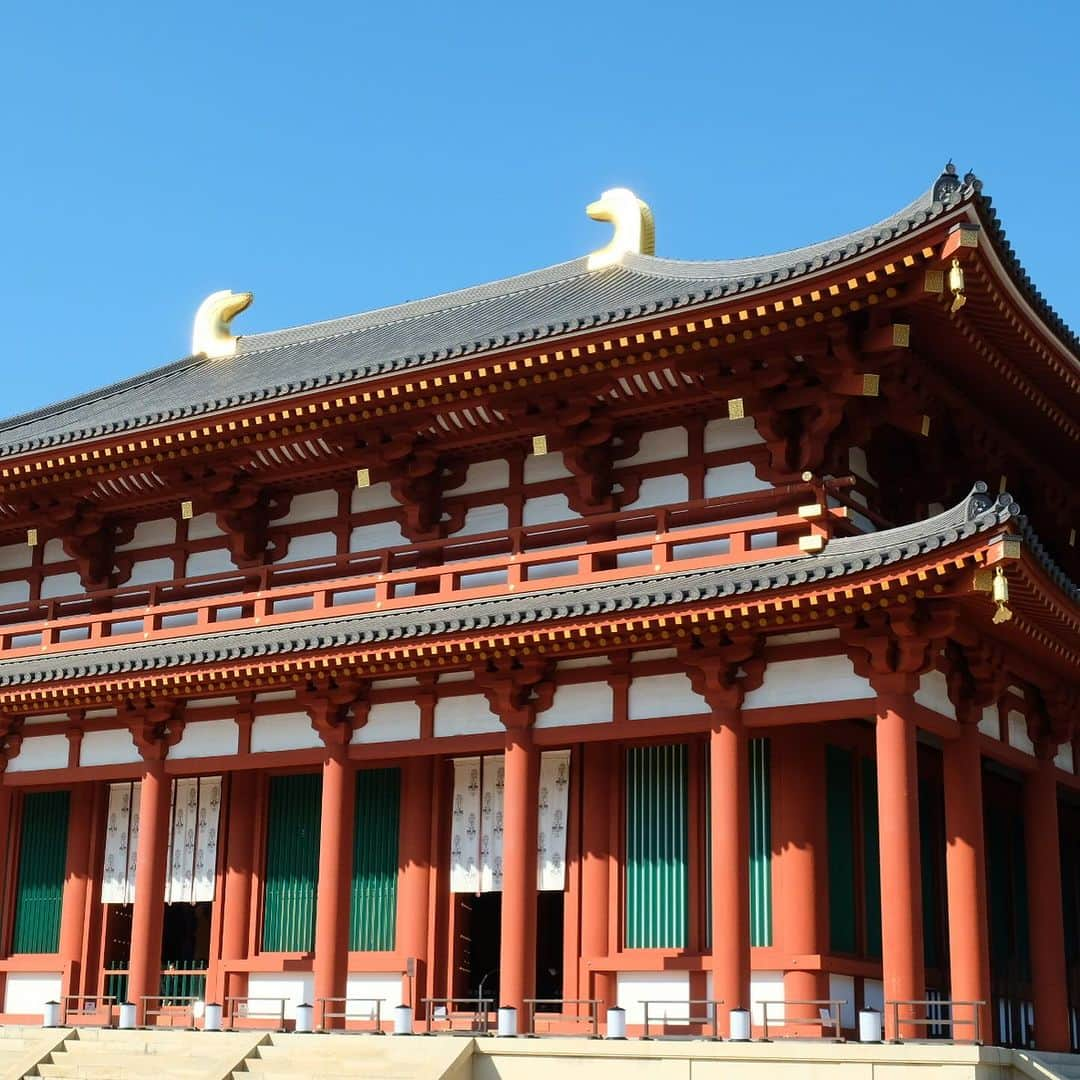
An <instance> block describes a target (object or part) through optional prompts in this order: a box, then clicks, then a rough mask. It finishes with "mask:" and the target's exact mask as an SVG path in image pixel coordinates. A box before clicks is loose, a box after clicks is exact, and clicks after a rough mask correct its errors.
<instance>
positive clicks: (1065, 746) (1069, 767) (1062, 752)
mask: <svg viewBox="0 0 1080 1080" xmlns="http://www.w3.org/2000/svg"><path fill="white" fill-rule="evenodd" d="M23 749H24V750H25V749H26V743H23ZM1054 764H1055V765H1056V766H1057V767H1058V768H1059V769H1064V770H1065V772H1067V773H1071V772H1072V771H1073V748H1072V743H1062V744H1061V746H1059V747H1058V752H1057V753H1056V754H1055V755H1054ZM8 768H11V766H10V765H9V766H8Z"/></svg>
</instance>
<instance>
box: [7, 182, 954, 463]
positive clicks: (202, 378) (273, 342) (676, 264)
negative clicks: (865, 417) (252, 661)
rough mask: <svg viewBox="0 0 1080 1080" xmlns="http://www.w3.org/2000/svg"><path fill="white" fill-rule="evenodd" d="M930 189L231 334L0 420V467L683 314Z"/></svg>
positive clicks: (943, 200) (776, 275)
mask: <svg viewBox="0 0 1080 1080" xmlns="http://www.w3.org/2000/svg"><path fill="white" fill-rule="evenodd" d="M938 195H939V198H938V200H937V201H935V199H934V192H930V191H928V192H926V193H925V194H923V195H921V196H920V197H919V198H917V199H916V200H915V201H914V202H912V203H911V204H910V205H908V206H905V207H904V208H903V209H902V210H899V211H898V212H897V213H895V214H892V215H891V216H889V217H888V218H886V219H885V220H883V221H881V222H879V223H878V224H876V225H872V226H869V227H867V228H862V229H858V230H856V231H854V232H851V233H848V234H847V235H845V236H841V237H837V238H835V239H833V240H828V241H825V242H824V243H820V244H813V245H810V246H808V247H802V248H796V249H793V250H791V251H785V252H782V253H779V254H776V255H766V256H761V257H759V258H752V259H736V260H728V261H723V262H683V261H679V260H675V259H662V258H656V257H653V256H648V255H636V256H634V255H631V256H626V257H625V258H624V259H623V261H622V263H621V264H620V265H619V266H616V267H612V268H610V269H607V270H600V271H592V272H590V271H589V270H588V269H587V268H586V259H585V258H580V259H575V260H573V261H571V262H566V263H560V264H558V265H556V266H551V267H548V268H547V269H544V270H536V271H533V272H531V273H527V274H522V275H519V276H517V277H511V278H504V279H503V280H500V281H495V282H491V283H489V284H486V285H478V286H475V287H473V288H468V289H462V290H459V291H457V292H451V293H445V294H443V295H441V296H435V297H432V298H430V299H426V300H417V301H414V302H412V303H407V304H401V305H398V306H396V307H389V308H381V309H379V310H377V311H371V312H366V313H364V314H361V315H351V316H348V317H346V318H342V319H334V320H331V321H329V322H320V323H314V324H311V325H308V326H299V327H293V328H292V329H288V330H278V331H274V332H271V333H264V334H252V335H250V336H247V337H241V338H240V340H239V347H238V352H237V354H236V355H235V356H233V357H228V358H222V359H216V360H207V359H205V358H202V357H187V358H185V359H183V360H179V361H177V362H175V363H173V364H169V365H167V366H165V367H161V368H157V369H156V370H153V371H149V372H146V373H145V374H142V375H138V376H136V377H135V378H132V379H128V380H126V381H124V382H120V383H115V384H114V385H112V386H107V387H104V388H102V389H101V390H97V391H93V392H91V393H88V394H84V395H82V396H80V397H77V398H72V399H70V400H68V401H63V402H59V403H58V404H55V405H51V406H49V407H47V408H43V409H39V410H36V411H34V412H31V413H25V414H23V415H21V416H15V417H12V418H10V419H8V420H6V421H0V457H3V456H11V455H15V454H21V453H28V452H31V451H35V450H40V449H44V448H46V447H51V446H58V445H63V444H70V443H73V442H78V441H80V440H83V439H87V438H97V437H101V436H105V435H109V434H113V433H116V432H121V431H130V430H134V429H138V428H143V427H147V426H150V425H153V424H161V423H168V422H171V421H176V420H180V419H183V418H185V417H193V416H197V415H200V414H203V413H208V412H213V411H217V410H220V409H226V408H233V407H236V406H240V405H244V404H247V403H251V402H258V401H264V400H269V399H272V398H278V397H287V396H290V395H294V394H297V393H302V392H305V391H310V390H315V389H318V388H319V387H324V386H330V385H335V384H339V383H350V382H354V381H357V380H361V379H365V378H370V377H373V376H377V375H383V374H385V373H387V372H392V371H396V370H400V369H406V368H413V367H420V366H427V365H433V364H438V363H440V362H446V361H448V360H453V359H456V358H459V357H462V356H466V355H470V354H474V353H479V352H483V351H485V350H489V349H495V348H500V347H505V346H508V345H515V344H522V343H526V342H531V341H543V340H544V339H547V338H551V337H554V336H557V335H561V334H565V333H571V332H573V331H576V330H582V329H588V328H590V327H599V326H605V325H609V324H612V323H621V322H625V321H629V320H633V319H638V318H644V317H648V316H650V315H654V314H656V313H658V312H662V311H670V310H675V309H680V308H692V307H694V306H695V305H700V304H705V303H710V302H714V301H716V300H718V299H721V298H723V297H726V296H732V295H737V294H740V293H747V292H752V291H753V290H755V289H760V288H765V287H768V286H770V285H774V284H777V283H780V282H783V281H788V280H790V279H792V278H797V277H800V276H802V275H805V274H811V273H814V272H816V271H819V270H823V269H826V268H828V267H830V266H833V265H836V264H839V263H842V262H845V261H847V260H850V259H853V258H855V257H857V256H859V255H861V254H863V253H865V252H867V251H870V250H872V249H874V248H877V247H881V246H883V245H885V244H888V243H890V242H892V241H893V240H895V239H897V238H899V237H902V236H903V235H904V234H906V233H908V232H910V231H911V230H913V229H917V228H919V227H920V226H922V225H924V224H925V223H927V222H929V221H932V220H934V219H936V218H939V217H941V216H942V214H944V213H946V212H947V211H950V210H955V209H956V208H957V207H959V206H960V205H961V204H962V203H963V202H965V201H966V200H967V199H969V198H970V197H971V195H972V189H971V188H970V187H967V188H960V189H957V190H955V191H952V192H949V193H944V194H942V193H941V192H938Z"/></svg>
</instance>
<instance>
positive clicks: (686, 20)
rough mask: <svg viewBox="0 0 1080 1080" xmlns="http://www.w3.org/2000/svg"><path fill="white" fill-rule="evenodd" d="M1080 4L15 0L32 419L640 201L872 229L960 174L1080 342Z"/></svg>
mask: <svg viewBox="0 0 1080 1080" xmlns="http://www.w3.org/2000/svg"><path fill="white" fill-rule="evenodd" d="M1078 9H1080V5H1077V4H1065V3H1042V2H1038V0H1036V2H1028V3H1024V4H1016V3H1003V2H1000V0H999V2H987V3H980V4H976V5H970V4H969V5H963V4H961V5H945V6H941V5H929V6H918V5H916V6H911V5H901V4H884V3H865V2H863V3H857V4H837V3H832V4H830V3H817V4H807V3H790V2H776V3H760V2H749V3H747V2H729V3H715V2H714V3H708V4H660V3H655V2H654V3H637V2H633V0H627V2H624V3H621V4H590V3H587V2H584V3H583V2H580V0H579V2H578V3H562V2H553V0H545V2H544V3H542V4H528V5H526V4H516V3H507V2H505V0H503V2H500V3H483V4H480V3H472V4H471V3H460V2H459V3H439V4H434V3H415V4H408V3H386V4H384V3H365V2H362V0H361V2H357V0H337V2H327V3H319V2H315V0H309V2H307V3H302V4H301V3H295V2H292V3H282V2H277V0H262V2H260V3H252V2H249V0H232V2H231V3H215V4H209V3H205V2H202V0H189V2H186V3H183V4H179V3H173V4H168V3H166V4H146V3H138V4H136V3H132V2H128V0H116V2H109V0H106V2H105V3H102V4H88V3H85V2H81V0H80V2H71V0H59V2H55V3H51V4H40V3H39V4H35V3H24V4H8V5H6V7H5V9H4V12H3V16H2V22H0V98H2V100H3V102H4V105H5V108H4V122H3V136H2V143H0V167H2V168H0V177H2V179H0V192H3V253H4V257H3V260H2V267H0V315H2V318H3V328H4V352H5V356H4V372H5V375H6V379H5V383H4V390H5V393H4V398H3V402H2V404H0V414H3V415H10V414H12V413H15V412H19V411H22V410H24V409H30V408H34V407H37V406H39V405H42V404H45V403H47V402H49V401H53V400H56V399H57V398H60V397H65V396H68V395H69V394H72V393H77V392H81V391H83V390H86V389H90V388H92V387H94V386H99V385H103V384H105V383H107V382H109V381H112V380H115V379H118V378H122V377H125V376H127V375H130V374H134V373H137V372H139V371H142V370H145V369H147V368H149V367H152V366H156V365H158V364H162V363H166V362H169V361H171V360H173V359H176V358H177V357H179V356H182V355H184V354H185V353H186V352H187V349H188V345H189V335H190V323H191V317H192V315H193V313H194V311H195V308H196V306H197V305H198V303H199V301H200V300H201V299H202V298H203V297H204V296H205V295H206V294H207V293H209V292H211V291H213V290H215V289H221V288H231V289H236V290H241V289H251V290H253V291H254V292H255V296H256V300H255V305H254V307H253V308H252V309H251V310H250V311H248V312H247V313H245V314H244V315H242V316H241V317H240V318H239V319H238V320H237V323H236V328H237V329H238V330H239V331H241V332H244V331H247V332H252V331H255V330H268V329H273V328H277V327H281V326H287V325H292V324H295V323H304V322H311V321H314V320H317V319H321V318H330V317H333V316H336V315H342V314H348V313H350V312H355V311H363V310H365V309H367V308H371V307H376V306H380V305H384V304H387V303H394V302H397V301H401V300H407V299H413V298H415V297H418V296H426V295H431V294H433V293H436V292H442V291H445V290H447V289H452V288H457V287H460V286H464V285H469V284H474V283H476V282H479V281H486V280H490V279H492V278H496V277H502V276H505V275H509V274H513V273H516V272H520V271H524V270H529V269H533V268H536V267H539V266H546V265H549V264H551V263H554V262H560V261H562V260H564V259H569V258H573V257H575V256H577V255H580V254H584V253H585V252H587V251H588V250H590V249H591V248H593V247H596V246H598V244H599V243H600V242H602V240H603V239H604V238H605V237H606V235H607V233H606V231H605V228H606V227H605V226H601V225H597V224H595V223H593V222H590V221H589V220H588V219H587V218H586V217H585V215H584V213H583V207H584V205H585V203H586V202H588V201H590V200H591V199H592V198H594V197H595V196H596V195H598V194H599V192H600V191H602V190H603V189H604V188H606V187H611V186H615V185H624V186H627V187H631V188H633V189H634V190H635V191H637V192H638V194H639V195H641V196H642V197H643V198H645V199H646V200H647V201H648V202H649V203H651V205H652V206H653V209H654V211H655V214H656V219H657V251H658V253H659V254H662V255H667V256H672V257H676V258H726V257H737V256H743V255H753V254H759V253H764V252H767V251H773V250H777V249H782V248H786V247H791V246H794V245H797V244H801V243H806V242H810V241H814V240H819V239H824V238H826V237H828V236H832V235H834V234H837V233H841V232H846V231H847V230H849V229H851V228H855V227H857V226H860V225H865V224H870V223H871V222H874V221H876V220H878V219H879V218H881V217H883V216H885V215H886V214H887V213H889V212H891V211H893V210H894V209H897V208H899V207H900V206H902V205H903V204H905V203H906V202H908V201H909V200H910V199H911V198H913V197H914V196H915V195H916V194H918V193H919V192H920V191H922V190H923V189H924V188H925V187H928V186H929V184H930V183H931V182H932V181H933V179H934V178H935V177H936V175H937V174H938V172H939V171H940V168H941V166H942V165H943V164H944V162H945V160H946V159H947V158H948V157H950V156H951V157H953V158H954V159H955V161H956V163H957V165H958V167H959V169H960V171H961V173H962V172H964V171H965V170H967V169H969V168H973V169H974V170H975V171H976V172H977V173H978V174H979V176H980V177H982V178H983V180H984V182H985V185H986V187H985V190H986V191H987V192H988V193H989V194H991V195H992V196H993V198H994V202H995V205H996V206H997V207H998V208H999V211H1000V213H1001V214H1002V217H1003V219H1004V222H1005V224H1006V227H1007V229H1008V232H1009V236H1010V238H1011V239H1012V241H1013V243H1014V245H1015V247H1016V248H1017V250H1018V252H1019V253H1020V256H1021V259H1022V260H1023V262H1024V264H1025V265H1026V267H1027V268H1028V270H1029V272H1030V273H1031V275H1032V277H1033V279H1034V280H1035V282H1036V283H1037V285H1038V286H1039V287H1040V288H1041V289H1042V291H1043V293H1044V294H1045V295H1046V296H1047V297H1048V298H1049V299H1050V301H1051V303H1052V304H1053V305H1054V306H1055V307H1056V308H1057V309H1058V310H1059V312H1060V313H1061V314H1062V315H1063V316H1064V317H1065V318H1066V320H1067V321H1068V322H1069V323H1070V324H1071V325H1073V326H1074V327H1076V326H1080V296H1078V292H1077V276H1076V264H1077V252H1078V250H1080V216H1078V211H1077V210H1076V202H1077V195H1078V193H1080V183H1078V177H1080V137H1078V134H1080V125H1078V113H1080V75H1078V66H1077V61H1076V48H1077V42H1078V41H1080V13H1078Z"/></svg>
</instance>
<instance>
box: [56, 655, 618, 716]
mask: <svg viewBox="0 0 1080 1080" xmlns="http://www.w3.org/2000/svg"><path fill="white" fill-rule="evenodd" d="M610 663H611V661H610V660H609V659H608V658H607V657H606V656H575V657H572V658H571V659H569V660H560V661H559V662H558V663H557V664H556V665H555V670H556V671H571V670H573V669H574V668H583V667H607V666H608V665H609V664H610ZM61 715H63V714H61Z"/></svg>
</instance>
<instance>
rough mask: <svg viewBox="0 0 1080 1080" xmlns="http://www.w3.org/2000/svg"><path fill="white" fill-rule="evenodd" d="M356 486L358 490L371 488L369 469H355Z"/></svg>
mask: <svg viewBox="0 0 1080 1080" xmlns="http://www.w3.org/2000/svg"><path fill="white" fill-rule="evenodd" d="M356 486H357V487H358V488H366V487H371V470H370V469H357V470H356Z"/></svg>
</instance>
